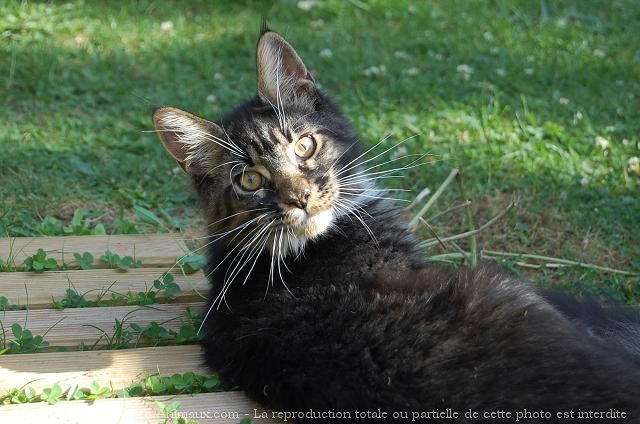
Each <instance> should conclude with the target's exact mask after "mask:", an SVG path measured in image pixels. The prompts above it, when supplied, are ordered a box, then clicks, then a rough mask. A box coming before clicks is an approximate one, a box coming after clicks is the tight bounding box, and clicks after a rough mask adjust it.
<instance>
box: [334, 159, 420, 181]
mask: <svg viewBox="0 0 640 424" xmlns="http://www.w3.org/2000/svg"><path fill="white" fill-rule="evenodd" d="M422 165H423V164H422V163H416V162H412V163H410V164H408V165H404V166H401V167H398V168H392V169H385V170H383V171H376V172H368V173H364V172H360V173H358V174H353V175H348V176H346V177H343V178H339V179H337V181H338V183H342V182H348V181H351V180H354V179H355V180H357V179H359V178H363V177H373V176H376V175H385V174H392V173H394V172H397V171H406V170H408V169H413V168H417V167H419V166H422Z"/></svg>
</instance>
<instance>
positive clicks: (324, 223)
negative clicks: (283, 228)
mask: <svg viewBox="0 0 640 424" xmlns="http://www.w3.org/2000/svg"><path fill="white" fill-rule="evenodd" d="M287 218H288V219H287V220H286V223H287V224H288V225H289V227H290V228H291V230H292V231H293V234H295V235H296V236H297V237H304V238H307V239H313V238H316V237H318V236H319V235H320V234H322V233H324V232H325V231H326V230H327V229H328V228H329V227H330V226H331V223H332V222H333V210H332V209H331V208H330V209H325V210H323V211H320V212H317V213H314V214H309V213H307V212H305V211H303V210H301V209H297V208H296V209H293V210H291V211H289V212H288V213H287Z"/></svg>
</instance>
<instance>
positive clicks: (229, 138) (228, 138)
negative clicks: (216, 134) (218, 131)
mask: <svg viewBox="0 0 640 424" xmlns="http://www.w3.org/2000/svg"><path fill="white" fill-rule="evenodd" d="M220 128H222V132H224V135H225V136H226V137H227V141H228V142H229V143H231V145H233V146H235V147H236V148H237V149H238V150H239V151H241V152H242V153H243V154H244V155H245V159H249V157H248V155H247V154H246V153H245V151H244V150H242V149H241V148H240V146H238V145H237V144H236V143H235V142H234V141H233V140H232V139H231V136H230V135H229V133H228V132H227V129H226V128H225V127H224V124H221V125H220Z"/></svg>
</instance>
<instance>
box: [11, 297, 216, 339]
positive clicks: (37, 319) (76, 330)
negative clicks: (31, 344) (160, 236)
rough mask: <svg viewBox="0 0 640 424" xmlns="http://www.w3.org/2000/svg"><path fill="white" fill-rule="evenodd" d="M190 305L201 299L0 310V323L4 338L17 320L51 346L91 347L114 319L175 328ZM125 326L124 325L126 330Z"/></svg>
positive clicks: (110, 329)
mask: <svg viewBox="0 0 640 424" xmlns="http://www.w3.org/2000/svg"><path fill="white" fill-rule="evenodd" d="M187 307H191V308H192V309H195V310H200V311H201V310H203V309H204V302H193V303H175V304H156V305H150V306H148V307H141V306H111V307H104V308H68V309H65V310H62V311H60V310H56V309H36V310H28V311H8V312H0V322H2V325H3V326H4V329H5V331H6V332H8V333H7V334H6V337H7V338H8V339H11V338H12V334H11V330H10V328H11V325H12V324H13V323H16V322H17V323H18V324H20V325H22V327H23V328H26V329H28V330H31V332H32V334H33V335H34V336H37V335H44V333H45V332H47V331H48V333H47V334H46V336H45V338H44V340H45V341H48V342H49V344H50V345H51V346H70V347H77V346H78V344H79V343H80V342H81V341H82V342H84V343H85V345H89V346H91V345H92V344H93V343H95V342H96V341H98V340H100V343H99V345H102V344H104V342H105V340H104V337H101V336H102V335H103V333H102V332H101V331H100V329H101V330H103V331H104V332H106V333H107V335H109V336H111V335H112V334H113V330H114V323H115V320H116V318H117V319H118V320H120V321H122V320H125V319H126V323H131V322H133V323H136V324H138V325H140V326H141V327H144V326H146V325H148V324H150V323H151V322H152V321H156V322H157V323H158V324H161V325H162V326H164V327H165V328H167V329H170V330H177V329H179V328H180V326H181V325H182V324H183V323H184V322H186V318H185V310H186V309H187ZM127 328H128V326H127V325H126V324H125V329H127Z"/></svg>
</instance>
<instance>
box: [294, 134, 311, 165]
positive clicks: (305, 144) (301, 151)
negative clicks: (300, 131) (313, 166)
mask: <svg viewBox="0 0 640 424" xmlns="http://www.w3.org/2000/svg"><path fill="white" fill-rule="evenodd" d="M294 151H295V152H296V156H297V157H299V158H300V159H309V158H310V157H311V155H313V152H315V151H316V141H315V140H314V139H313V136H311V135H305V136H304V137H302V138H300V139H299V140H298V141H296V144H295V146H294Z"/></svg>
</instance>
